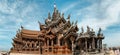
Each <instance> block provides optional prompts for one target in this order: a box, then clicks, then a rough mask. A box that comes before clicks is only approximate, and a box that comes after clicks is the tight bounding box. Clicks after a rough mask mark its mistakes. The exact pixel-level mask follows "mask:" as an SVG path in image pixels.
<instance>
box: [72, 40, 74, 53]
mask: <svg viewBox="0 0 120 55" xmlns="http://www.w3.org/2000/svg"><path fill="white" fill-rule="evenodd" d="M72 54H73V55H74V41H73V40H72Z"/></svg>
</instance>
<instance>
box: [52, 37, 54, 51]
mask: <svg viewBox="0 0 120 55" xmlns="http://www.w3.org/2000/svg"><path fill="white" fill-rule="evenodd" d="M53 43H54V41H53V39H52V53H53Z"/></svg>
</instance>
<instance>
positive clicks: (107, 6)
mask: <svg viewBox="0 0 120 55" xmlns="http://www.w3.org/2000/svg"><path fill="white" fill-rule="evenodd" d="M119 6H120V0H116V1H114V0H107V1H104V0H102V1H101V3H95V4H93V5H92V6H89V7H87V8H84V9H82V10H79V11H78V15H79V14H80V15H81V13H82V14H84V15H83V18H82V20H81V22H79V23H78V26H79V28H80V27H81V26H84V27H86V26H87V25H89V26H90V27H92V28H94V29H95V30H97V29H98V28H99V27H101V28H102V29H103V30H106V28H107V27H109V26H111V25H113V24H116V23H118V22H119V20H120V17H119V15H120V7H119ZM79 12H81V13H79Z"/></svg>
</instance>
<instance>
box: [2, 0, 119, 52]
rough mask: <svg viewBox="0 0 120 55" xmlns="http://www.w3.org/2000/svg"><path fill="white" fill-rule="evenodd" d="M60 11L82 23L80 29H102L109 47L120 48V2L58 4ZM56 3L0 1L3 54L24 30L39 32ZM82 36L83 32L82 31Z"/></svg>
mask: <svg viewBox="0 0 120 55" xmlns="http://www.w3.org/2000/svg"><path fill="white" fill-rule="evenodd" d="M55 2H56V5H57V9H58V10H59V11H60V12H61V13H64V14H65V17H66V18H67V16H68V14H70V15H71V21H72V22H75V21H76V20H78V27H79V28H81V27H84V29H86V26H87V25H89V26H90V27H91V28H93V29H94V31H96V32H97V31H98V28H99V27H101V28H102V32H103V33H104V36H105V39H104V40H103V43H107V46H120V40H119V39H120V0H66V1H65V0H56V1H55ZM53 5H54V0H0V50H9V49H10V48H11V47H12V44H11V43H12V39H13V38H14V37H15V34H16V31H17V30H18V29H19V28H20V26H21V25H22V26H24V28H26V29H30V30H39V26H38V21H40V22H42V23H44V20H45V19H46V18H47V15H48V12H50V13H52V12H53ZM79 32H80V31H79Z"/></svg>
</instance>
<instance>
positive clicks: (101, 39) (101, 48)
mask: <svg viewBox="0 0 120 55" xmlns="http://www.w3.org/2000/svg"><path fill="white" fill-rule="evenodd" d="M101 50H102V39H100V51H101Z"/></svg>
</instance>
